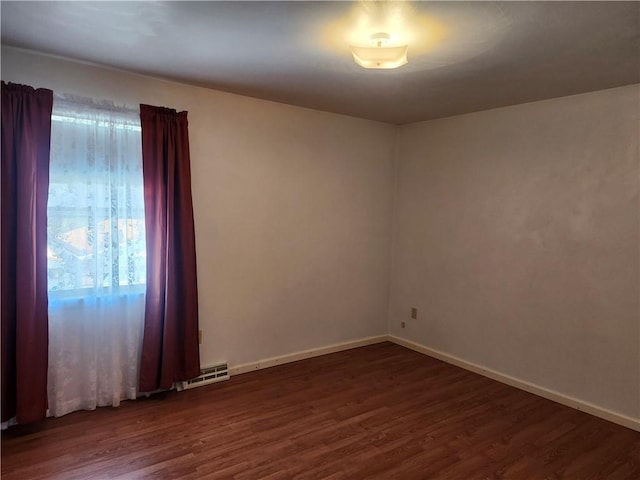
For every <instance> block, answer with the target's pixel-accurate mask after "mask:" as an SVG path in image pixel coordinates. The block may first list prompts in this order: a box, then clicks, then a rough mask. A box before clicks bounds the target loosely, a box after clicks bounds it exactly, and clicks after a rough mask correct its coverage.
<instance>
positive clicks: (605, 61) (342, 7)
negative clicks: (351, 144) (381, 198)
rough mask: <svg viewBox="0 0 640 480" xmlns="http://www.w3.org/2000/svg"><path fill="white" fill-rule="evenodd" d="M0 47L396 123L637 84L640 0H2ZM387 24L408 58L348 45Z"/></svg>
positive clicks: (0, 6) (385, 26)
mask: <svg viewBox="0 0 640 480" xmlns="http://www.w3.org/2000/svg"><path fill="white" fill-rule="evenodd" d="M0 9H1V12H0V13H1V16H2V29H1V33H2V44H3V45H12V46H16V47H22V48H27V49H33V50H38V51H41V52H45V53H51V54H55V55H61V56H64V57H69V58H73V59H79V60H84V61H90V62H94V63H98V64H103V65H108V66H113V67H117V68H121V69H126V70H131V71H135V72H139V73H143V74H149V75H153V76H158V77H163V78H168V79H173V80H178V81H181V82H185V83H190V84H196V85H201V86H206V87H211V88H215V89H218V90H224V91H228V92H234V93H239V94H242V95H249V96H253V97H258V98H264V99H268V100H274V101H278V102H283V103H289V104H293V105H299V106H304V107H309V108H315V109H319V110H326V111H331V112H337V113H342V114H347V115H353V116H356V117H363V118H369V119H373V120H380V121H384V122H390V123H395V124H403V123H409V122H414V121H420V120H427V119H432V118H438V117H444V116H449V115H455V114H460V113H466V112H472V111H478V110H485V109H489V108H495V107H499V106H505V105H512V104H516V103H523V102H528V101H535V100H540V99H545V98H552V97H558V96H564V95H571V94H576V93H582V92H587V91H592V90H599V89H604V88H610V87H615V86H620V85H627V84H632V83H639V82H640V2H389V3H387V2H377V3H372V2H305V1H299V2H270V1H264V2H10V1H4V0H3V1H2V2H1V4H0ZM380 29H386V30H394V29H395V30H394V31H393V32H392V34H394V35H399V36H401V37H403V38H404V39H405V40H406V41H407V42H408V44H409V64H408V65H405V66H403V67H401V68H399V69H396V70H366V69H363V68H361V67H359V66H357V65H356V64H355V63H354V62H353V61H352V58H351V55H350V52H349V48H348V45H349V43H355V42H358V41H360V40H359V38H358V37H357V36H358V35H360V36H361V38H364V37H362V36H363V35H368V34H370V33H374V32H375V31H376V30H380Z"/></svg>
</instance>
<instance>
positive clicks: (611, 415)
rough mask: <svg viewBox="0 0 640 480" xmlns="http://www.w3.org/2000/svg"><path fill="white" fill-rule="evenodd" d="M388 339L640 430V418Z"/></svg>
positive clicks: (398, 340) (408, 342)
mask: <svg viewBox="0 0 640 480" xmlns="http://www.w3.org/2000/svg"><path fill="white" fill-rule="evenodd" d="M388 340H389V341H390V342H393V343H396V344H398V345H401V346H403V347H406V348H409V349H411V350H415V351H416V352H420V353H423V354H425V355H428V356H430V357H433V358H437V359H438V360H442V361H443V362H447V363H450V364H452V365H456V366H457V367H461V368H464V369H465V370H469V371H471V372H474V373H478V374H480V375H483V376H485V377H489V378H491V379H493V380H497V381H498V382H502V383H506V384H507V385H510V386H512V387H516V388H519V389H520V390H524V391H525V392H529V393H533V394H535V395H538V396H540V397H543V398H546V399H548V400H552V401H554V402H557V403H561V404H562V405H566V406H567V407H571V408H575V409H576V410H580V411H581V412H585V413H589V414H591V415H594V416H596V417H600V418H602V419H604V420H608V421H610V422H613V423H617V424H618V425H622V426H623V427H627V428H630V429H632V430H636V431H639V432H640V419H636V418H632V417H628V416H626V415H622V414H620V413H616V412H613V411H611V410H607V409H606V408H602V407H599V406H597V405H594V404H592V403H589V402H585V401H584V400H580V399H577V398H574V397H570V396H568V395H564V394H562V393H558V392H555V391H553V390H549V389H547V388H544V387H540V386H538V385H535V384H533V383H529V382H526V381H524V380H520V379H518V378H515V377H511V376H509V375H505V374H504V373H500V372H497V371H495V370H491V369H489V368H485V367H482V366H480V365H476V364H474V363H471V362H468V361H466V360H463V359H461V358H458V357H455V356H453V355H449V354H447V353H443V352H440V351H438V350H434V349H432V348H429V347H425V346H424V345H420V344H418V343H415V342H412V341H410V340H405V339H403V338H399V337H396V336H394V335H389V336H388Z"/></svg>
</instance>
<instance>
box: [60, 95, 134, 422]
mask: <svg viewBox="0 0 640 480" xmlns="http://www.w3.org/2000/svg"><path fill="white" fill-rule="evenodd" d="M51 120H52V122H51V153H50V161H49V172H50V174H49V200H48V206H47V215H48V219H47V274H48V282H49V285H48V289H49V292H48V293H49V369H48V386H47V389H48V405H49V414H50V415H53V416H60V415H64V414H66V413H69V412H72V411H74V410H79V409H94V408H96V406H103V405H113V406H117V405H118V404H119V403H120V401H121V400H122V399H125V398H136V395H137V384H138V368H139V362H140V345H141V343H142V330H143V325H144V307H145V282H146V253H145V252H146V245H145V243H146V242H145V223H144V190H143V178H142V138H141V128H140V113H139V112H138V111H133V112H132V111H129V110H125V109H121V108H116V107H114V106H113V105H109V104H100V103H95V102H93V101H91V100H80V99H69V98H59V97H55V98H54V102H53V114H52V117H51Z"/></svg>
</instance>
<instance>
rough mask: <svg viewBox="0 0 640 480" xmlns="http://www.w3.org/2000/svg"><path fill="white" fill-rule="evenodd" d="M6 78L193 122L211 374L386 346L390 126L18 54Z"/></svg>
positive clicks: (6, 54)
mask: <svg viewBox="0 0 640 480" xmlns="http://www.w3.org/2000/svg"><path fill="white" fill-rule="evenodd" d="M2 79H3V80H5V81H13V82H20V83H26V84H29V85H32V86H35V87H46V88H51V89H53V90H54V91H56V92H60V93H63V92H65V93H67V92H68V93H75V94H80V95H88V96H92V97H96V98H104V99H111V100H114V101H116V102H120V103H126V104H128V105H132V106H135V105H137V104H138V103H149V104H152V105H163V106H167V107H172V108H176V109H178V110H188V111H189V134H190V143H191V163H192V174H193V200H194V210H195V212H194V213H195V222H196V242H197V247H196V248H197V260H198V281H199V302H200V324H201V327H202V329H203V331H204V332H203V333H204V342H203V345H202V347H201V359H202V363H203V365H207V364H210V363H212V362H215V361H220V360H227V361H229V364H230V365H238V364H242V363H247V362H253V361H257V360H261V359H264V358H268V357H272V356H279V355H285V354H289V353H292V352H296V351H300V350H305V349H311V348H316V347H322V346H326V345H330V344H334V343H340V342H345V341H350V340H355V339H361V338H363V337H368V336H373V335H382V334H386V331H387V306H388V290H389V287H388V279H389V252H390V246H389V231H390V219H391V197H392V183H391V177H392V168H393V157H394V152H395V140H396V127H394V126H391V125H386V124H381V123H376V122H371V121H365V120H360V119H355V118H351V117H345V116H340V115H334V114H329V113H323V112H318V111H314V110H309V109H303V108H297V107H292V106H287V105H282V104H277V103H272V102H266V101H261V100H257V99H252V98H247V97H241V96H237V95H231V94H226V93H222V92H216V91H213V90H207V89H204V88H196V87H191V86H185V85H181V84H177V83H171V82H166V81H162V80H157V79H152V78H148V77H143V76H138V75H133V74H129V73H124V72H119V71H115V70H107V69H101V68H97V67H94V66H89V65H83V64H79V63H75V62H68V61H63V60H60V59H55V58H52V57H46V56H41V55H37V54H33V53H28V52H24V51H19V50H15V49H11V48H3V49H2Z"/></svg>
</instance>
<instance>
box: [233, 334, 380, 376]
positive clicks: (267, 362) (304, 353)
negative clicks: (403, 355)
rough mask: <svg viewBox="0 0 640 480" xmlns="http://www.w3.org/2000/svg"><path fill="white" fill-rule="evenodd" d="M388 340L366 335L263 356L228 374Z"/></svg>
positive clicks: (234, 368) (245, 371)
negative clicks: (317, 346)
mask: <svg viewBox="0 0 640 480" xmlns="http://www.w3.org/2000/svg"><path fill="white" fill-rule="evenodd" d="M388 341H389V336H388V335H378V336H376V337H366V338H362V339H360V340H353V341H350V342H343V343H336V344H333V345H328V346H326V347H320V348H312V349H310V350H303V351H301V352H295V353H290V354H288V355H282V356H280V357H271V358H265V359H264V360H258V361H257V362H250V363H243V364H242V365H236V366H233V367H229V374H230V375H231V376H233V375H240V374H241V373H247V372H253V371H254V370H262V369H263V368H269V367H275V366H276V365H283V364H285V363H291V362H297V361H298V360H304V359H306V358H313V357H319V356H320V355H327V354H329V353H335V352H341V351H343V350H351V349H352V348H358V347H364V346H365V345H373V344H374V343H382V342H388Z"/></svg>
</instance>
